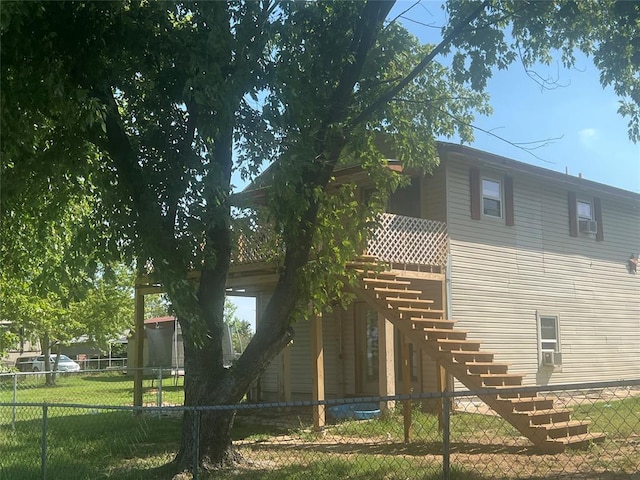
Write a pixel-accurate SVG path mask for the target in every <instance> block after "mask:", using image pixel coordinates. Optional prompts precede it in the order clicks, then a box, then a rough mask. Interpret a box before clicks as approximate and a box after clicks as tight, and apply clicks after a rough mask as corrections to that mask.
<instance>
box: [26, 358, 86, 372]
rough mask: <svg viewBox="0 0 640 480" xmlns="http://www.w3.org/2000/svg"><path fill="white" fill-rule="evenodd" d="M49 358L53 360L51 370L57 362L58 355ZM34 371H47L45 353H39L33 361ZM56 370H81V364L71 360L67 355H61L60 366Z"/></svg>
mask: <svg viewBox="0 0 640 480" xmlns="http://www.w3.org/2000/svg"><path fill="white" fill-rule="evenodd" d="M49 359H50V362H51V364H50V367H49V368H51V370H53V369H54V366H55V362H56V355H51V356H50V357H49ZM33 371H34V372H44V371H45V366H44V355H39V356H38V357H36V359H35V360H34V361H33ZM56 371H57V372H79V371H80V365H78V364H77V363H76V362H74V361H73V360H71V359H70V358H69V357H67V356H66V355H60V359H59V360H58V368H57V369H56Z"/></svg>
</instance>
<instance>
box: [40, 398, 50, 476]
mask: <svg viewBox="0 0 640 480" xmlns="http://www.w3.org/2000/svg"><path fill="white" fill-rule="evenodd" d="M48 410H49V406H48V405H47V404H46V403H43V404H42V446H41V458H40V471H41V472H42V480H47V416H48V413H49V412H48Z"/></svg>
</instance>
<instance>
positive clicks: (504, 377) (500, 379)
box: [471, 373, 524, 387]
mask: <svg viewBox="0 0 640 480" xmlns="http://www.w3.org/2000/svg"><path fill="white" fill-rule="evenodd" d="M471 376H472V377H473V376H477V377H479V378H480V379H481V380H482V383H483V384H484V385H486V386H487V387H497V386H514V387H515V386H518V385H522V379H523V378H524V375H523V374H520V373H481V374H479V375H471Z"/></svg>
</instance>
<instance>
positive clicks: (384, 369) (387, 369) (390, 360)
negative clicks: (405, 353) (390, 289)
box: [378, 315, 396, 410]
mask: <svg viewBox="0 0 640 480" xmlns="http://www.w3.org/2000/svg"><path fill="white" fill-rule="evenodd" d="M393 328H394V327H393V323H391V322H390V321H389V320H387V319H386V318H384V317H383V316H382V315H378V360H379V368H378V370H379V377H378V379H379V392H380V395H381V396H392V395H395V394H396V374H395V368H394V365H395V363H394V348H393ZM380 407H381V409H382V410H391V409H393V408H394V407H395V402H381V404H380Z"/></svg>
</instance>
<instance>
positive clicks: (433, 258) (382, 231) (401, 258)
mask: <svg viewBox="0 0 640 480" xmlns="http://www.w3.org/2000/svg"><path fill="white" fill-rule="evenodd" d="M448 247H449V237H448V235H447V224H446V223H443V222H436V221H435V220H427V219H424V218H415V217H405V216H402V215H392V214H390V213H383V214H382V215H381V216H380V223H379V227H378V228H377V229H376V230H375V231H374V232H373V235H372V236H371V238H370V239H369V244H368V247H367V255H374V256H376V257H377V258H378V260H381V261H384V262H391V263H404V264H412V265H434V266H440V267H444V266H446V264H447V253H448Z"/></svg>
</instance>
